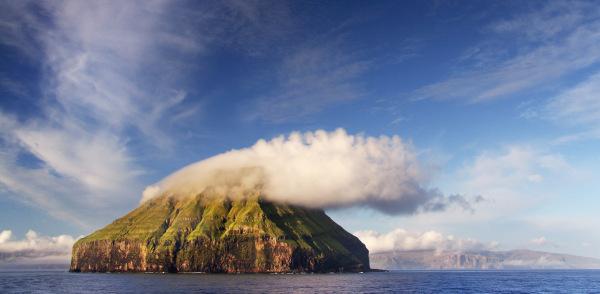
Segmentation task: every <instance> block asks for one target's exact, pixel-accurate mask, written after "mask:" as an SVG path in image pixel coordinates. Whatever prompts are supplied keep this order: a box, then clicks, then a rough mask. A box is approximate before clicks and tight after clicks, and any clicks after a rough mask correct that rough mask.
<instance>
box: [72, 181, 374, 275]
mask: <svg viewBox="0 0 600 294" xmlns="http://www.w3.org/2000/svg"><path fill="white" fill-rule="evenodd" d="M366 270H369V252H368V250H367V248H366V247H365V245H364V244H363V243H361V242H360V240H359V239H358V238H356V237H355V236H353V235H352V234H350V233H348V232H346V231H345V230H344V229H343V228H342V227H340V226H339V225H338V224H336V223H335V222H334V221H333V220H331V218H329V217H328V216H327V215H326V214H325V212H324V211H322V210H316V209H307V208H303V207H297V206H291V205H285V204H278V203H272V202H267V201H264V200H263V199H262V198H261V193H260V191H258V190H256V191H250V192H247V194H246V195H244V197H239V198H231V199H230V198H227V197H223V196H222V195H218V193H216V192H215V191H214V190H210V189H209V190H205V191H204V192H203V193H200V194H198V195H197V196H194V197H174V196H167V195H163V196H160V197H157V198H154V199H152V200H149V201H147V202H145V203H144V204H142V205H141V206H140V207H138V208H137V209H135V210H133V211H132V212H130V213H129V214H127V215H125V216H124V217H122V218H119V219H117V220H115V221H114V222H113V223H111V224H109V225H108V226H106V227H105V228H103V229H100V230H98V231H96V232H94V233H92V234H91V235H89V236H87V237H85V238H82V239H80V240H79V241H77V243H75V245H74V246H73V257H72V260H71V271H75V272H213V273H237V272H252V273H259V272H266V273H269V272H332V271H333V272H338V271H348V272H358V271H366Z"/></svg>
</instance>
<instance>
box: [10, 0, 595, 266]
mask: <svg viewBox="0 0 600 294" xmlns="http://www.w3.org/2000/svg"><path fill="white" fill-rule="evenodd" d="M0 5H1V6H2V9H0V10H1V12H0V20H1V21H0V54H1V55H2V59H1V63H0V146H2V148H1V149H0V150H1V151H0V230H3V231H7V230H10V231H11V232H12V233H11V234H12V235H10V234H9V235H6V236H9V237H10V238H11V239H10V240H12V241H10V242H19V240H21V239H23V238H25V239H26V238H27V237H25V234H26V232H27V231H28V230H34V231H36V232H38V234H39V235H41V236H49V237H48V238H51V236H58V235H61V234H65V235H69V236H74V237H76V236H79V235H85V234H88V233H90V232H92V231H93V230H95V229H97V228H99V227H101V226H103V225H104V224H106V223H108V222H110V221H112V220H113V219H115V218H116V217H119V216H121V215H123V214H124V213H126V212H127V211H129V210H131V209H133V208H135V207H136V206H137V205H138V203H139V201H140V198H141V195H142V191H143V190H144V187H146V186H148V185H151V184H153V183H155V182H157V181H159V180H161V179H162V178H164V177H165V176H167V175H169V174H170V173H172V172H173V171H175V170H177V169H179V168H181V167H183V166H185V165H187V164H190V163H193V162H196V161H198V160H202V159H205V158H208V157H211V156H214V155H217V154H220V153H223V152H226V151H229V150H233V149H240V148H244V147H248V146H251V145H253V144H254V143H255V142H256V141H257V140H259V139H267V140H268V139H270V138H273V137H275V136H278V135H282V134H283V135H286V134H289V133H291V132H294V131H300V132H312V131H316V130H325V131H328V132H332V131H334V130H336V129H338V128H343V129H345V130H346V132H347V133H349V134H362V135H363V136H366V137H378V136H382V135H383V136H395V135H397V136H399V137H401V138H402V140H404V142H407V144H410V145H411V146H412V147H413V148H414V153H415V155H416V156H417V157H418V160H419V162H420V163H421V164H422V166H423V170H422V171H423V172H424V173H425V174H426V175H427V181H426V182H422V183H420V185H422V186H423V187H426V188H427V189H432V190H436V191H439V193H441V194H443V195H446V196H448V195H461V196H462V197H464V199H467V200H468V201H470V206H471V208H472V209H461V208H460V207H456V206H449V207H447V208H446V209H444V210H443V211H429V212H423V211H419V212H413V213H409V214H406V213H404V214H393V215H390V214H386V213H382V212H380V211H378V210H376V209H372V208H369V207H368V206H364V205H355V206H350V207H345V208H340V209H331V210H328V213H329V214H330V215H331V216H332V217H333V218H334V219H335V220H336V221H337V222H338V223H340V224H341V225H342V226H344V227H345V228H346V229H347V230H349V231H351V232H361V233H360V234H362V235H361V236H364V235H365V234H370V236H376V237H378V238H385V237H387V238H388V239H389V238H391V239H393V240H396V239H398V238H407V235H409V236H410V237H411V238H414V239H415V240H424V238H425V237H424V236H425V235H426V233H427V232H432V231H433V232H435V233H436V234H435V236H434V237H435V238H434V239H435V240H436V241H435V242H434V243H435V244H437V245H435V244H434V245H428V244H429V243H427V242H425V241H423V242H424V243H423V244H425V243H427V244H426V245H423V246H438V245H439V246H446V247H448V248H463V247H464V246H466V247H465V248H467V247H468V246H480V247H481V246H483V247H485V248H493V249H513V248H530V249H537V250H546V251H553V252H565V253H571V254H576V255H585V256H595V257H600V251H599V250H597V248H598V246H600V235H598V234H597V233H596V229H597V228H598V226H600V216H598V213H597V210H598V208H599V207H600V199H599V198H598V193H599V192H600V168H599V167H600V164H599V163H600V153H599V152H598V150H600V149H599V148H600V144H599V143H600V97H598V94H597V93H598V92H599V90H600V34H599V33H598V32H600V8H599V7H598V5H596V3H593V2H580V1H553V2H546V1H526V2H523V1H501V2H500V1H499V2H491V1H485V2H482V1H456V2H454V1H445V2H444V1H440V2H438V1H434V2H427V1H413V2H409V1H401V2H398V1H380V2H365V1H344V2H327V3H325V2H305V3H301V2H286V1H273V2H269V1H258V2H255V1H224V2H222V1H216V2H212V1H205V2H193V1H189V2H187V1H179V2H169V1H142V2H136V1H129V2H124V3H117V2H102V1H100V2H81V1H57V2H52V3H50V2H29V1H14V2H8V1H5V2H3V3H1V4H0ZM479 196H481V197H479ZM476 199H479V200H477V201H476ZM481 199H483V200H481ZM398 230H404V231H406V232H408V233H407V234H397V232H398ZM394 232H396V233H395V234H394ZM426 236H429V237H431V234H429V235H426ZM7 238H8V237H7ZM7 238H5V239H3V238H0V243H2V242H9V241H7V240H9V239H7ZM25 239H23V240H25ZM3 240H4V241H3ZM49 240H50V239H49ZM403 241H405V240H404V239H402V240H396V242H395V243H394V242H392V243H393V244H392V245H391V246H396V247H398V248H400V249H402V248H405V247H402V245H399V244H404V243H402V242H403ZM436 242H437V243H436ZM440 244H441V245H440ZM367 245H368V244H367ZM461 246H463V247H461ZM417 247H418V246H417ZM417 247H414V248H417ZM410 248H413V247H410ZM410 248H409V249H410Z"/></svg>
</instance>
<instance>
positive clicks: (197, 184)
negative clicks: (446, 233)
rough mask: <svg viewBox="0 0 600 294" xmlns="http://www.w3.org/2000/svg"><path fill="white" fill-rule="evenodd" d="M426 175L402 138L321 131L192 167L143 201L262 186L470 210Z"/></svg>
mask: <svg viewBox="0 0 600 294" xmlns="http://www.w3.org/2000/svg"><path fill="white" fill-rule="evenodd" d="M427 173H428V171H427V170H424V169H423V168H422V166H421V165H420V163H419V161H418V158H417V155H416V153H415V151H414V150H413V147H412V146H411V145H410V144H408V143H405V142H404V141H402V139H400V138H399V137H397V136H393V137H386V136H380V137H365V136H362V135H349V134H347V133H346V132H345V131H344V130H342V129H338V130H337V131H335V132H330V133H328V132H325V131H321V130H320V131H315V132H308V133H305V134H300V133H292V134H290V135H289V136H288V137H284V136H280V137H277V138H274V139H272V140H270V141H265V140H259V141H258V142H257V143H256V144H255V145H254V146H252V147H249V148H244V149H239V150H232V151H229V152H226V153H223V154H220V155H217V156H214V157H211V158H208V159H206V160H203V161H200V162H197V163H194V164H191V165H189V166H187V167H185V168H183V169H181V170H179V171H177V172H175V173H173V174H172V175H170V176H168V177H166V178H165V179H164V180H162V181H161V182H159V183H157V184H156V185H153V186H150V187H148V188H146V191H144V198H143V201H144V200H147V199H149V198H151V197H153V196H156V195H159V194H170V193H172V194H175V195H196V194H197V193H200V192H202V191H203V190H204V189H206V188H207V187H215V188H220V187H225V189H238V188H239V189H240V190H242V191H243V190H245V189H248V188H254V187H257V186H263V189H264V194H265V197H266V198H267V199H269V200H273V201H278V202H285V203H292V204H296V205H303V206H308V207H320V208H330V207H344V206H354V205H359V206H360V205H365V206H370V207H373V208H375V209H378V210H380V211H383V212H387V213H412V212H416V211H418V210H434V211H435V210H442V209H444V208H445V207H446V206H448V205H450V204H458V205H460V206H461V207H464V208H466V209H468V208H470V206H469V203H468V202H467V201H466V200H465V199H463V198H462V197H461V196H459V195H452V196H450V197H444V196H443V195H441V194H440V193H439V192H438V191H437V190H432V189H428V188H427V187H426V186H425V185H426V184H427V181H428V176H429V175H428V174H427ZM232 187H233V188H232ZM231 194H234V195H235V194H240V191H233V192H231Z"/></svg>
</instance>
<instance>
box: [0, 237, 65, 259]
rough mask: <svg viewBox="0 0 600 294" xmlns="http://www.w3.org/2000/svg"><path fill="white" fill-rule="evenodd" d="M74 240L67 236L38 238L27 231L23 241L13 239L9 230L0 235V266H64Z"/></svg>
mask: <svg viewBox="0 0 600 294" xmlns="http://www.w3.org/2000/svg"><path fill="white" fill-rule="evenodd" d="M75 241H76V239H75V238H73V237H72V236H69V235H59V236H55V237H49V236H40V235H38V234H37V233H36V232H34V231H32V230H29V231H28V232H27V234H26V235H25V238H24V239H21V240H15V239H13V235H12V231H11V230H3V231H2V232H1V233H0V264H66V263H68V262H69V259H70V258H71V248H72V247H73V243H75Z"/></svg>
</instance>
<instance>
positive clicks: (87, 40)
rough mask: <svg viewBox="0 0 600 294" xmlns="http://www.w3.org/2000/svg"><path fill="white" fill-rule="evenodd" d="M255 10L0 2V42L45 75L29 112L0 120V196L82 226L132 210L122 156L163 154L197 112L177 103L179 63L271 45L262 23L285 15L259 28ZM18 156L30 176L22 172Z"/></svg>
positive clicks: (254, 6) (128, 170)
mask: <svg viewBox="0 0 600 294" xmlns="http://www.w3.org/2000/svg"><path fill="white" fill-rule="evenodd" d="M264 5H267V3H257V2H237V1H230V2H205V3H201V4H198V5H197V6H193V7H188V6H184V5H180V4H179V3H172V2H170V1H160V0H159V1H130V2H119V3H116V2H103V1H91V2H85V3H84V2H80V1H69V0H67V1H56V2H34V1H18V2H4V3H2V4H1V6H2V8H3V9H0V10H1V11H2V12H0V42H1V43H2V45H4V46H7V47H8V48H13V49H14V50H15V52H16V53H15V54H16V55H17V56H20V57H21V58H25V59H28V60H29V62H31V63H35V64H37V65H39V66H40V67H41V68H43V69H44V71H43V72H42V73H41V78H40V81H39V83H38V85H37V86H39V87H40V89H41V90H40V94H39V97H35V99H32V101H35V102H36V104H38V105H39V109H40V111H39V113H36V115H34V116H21V115H22V114H21V113H19V112H16V113H10V112H6V111H5V110H2V111H0V127H1V129H0V140H1V143H2V144H3V152H2V154H1V157H0V159H1V161H0V172H1V173H2V177H1V178H0V185H1V186H2V188H3V193H6V194H10V195H12V196H14V197H17V198H19V199H21V200H22V201H25V202H27V203H29V204H32V205H34V206H37V207H40V208H42V209H43V210H46V211H48V212H49V213H50V214H51V215H53V216H56V217H59V218H62V219H64V220H69V221H75V222H76V223H78V224H81V225H86V224H85V221H82V219H83V218H82V217H81V214H82V211H88V210H90V208H93V209H91V210H92V211H94V212H98V211H102V207H105V208H106V207H108V206H110V204H111V203H116V202H119V201H121V202H123V201H124V200H126V199H131V202H132V203H134V202H135V200H136V198H137V197H136V196H135V195H139V193H140V192H141V188H142V185H141V183H140V182H141V179H140V178H139V175H140V173H141V172H140V171H141V168H140V166H139V163H138V160H139V157H140V156H141V155H139V154H136V152H135V150H133V149H134V147H132V146H144V148H145V150H159V151H160V152H172V151H173V140H174V139H175V138H176V137H177V132H176V126H177V124H178V123H181V122H182V120H183V121H185V120H186V119H189V118H191V117H194V118H195V117H198V115H199V114H200V113H201V111H202V109H201V107H200V106H201V103H198V102H195V101H191V100H190V99H189V98H188V96H189V94H188V91H187V87H188V84H186V83H187V82H188V80H189V79H188V78H187V76H186V74H187V73H189V72H190V71H192V70H194V65H193V64H194V63H190V62H189V60H190V58H194V57H198V56H202V55H203V54H205V53H206V52H208V51H210V50H211V49H214V48H215V47H219V46H234V47H236V46H237V47H238V49H239V50H252V51H253V53H252V54H256V52H258V51H260V50H259V46H258V43H260V42H253V41H251V40H255V39H260V38H258V37H262V38H276V37H278V36H280V35H281V34H282V33H281V32H282V31H281V30H283V29H279V28H277V27H276V26H274V25H271V24H270V23H269V22H268V21H277V20H283V19H286V17H285V15H286V13H287V10H286V7H287V6H285V5H283V4H282V5H276V4H274V5H273V7H274V9H275V11H276V12H277V13H275V12H273V16H274V17H273V18H266V17H264V16H263V15H262V14H263V11H264V9H263V8H264ZM275 16H277V17H275ZM281 23H282V24H284V23H286V22H284V21H282V22H281ZM267 28H269V29H267ZM282 28H285V26H284V25H283V26H282ZM240 43H244V44H246V45H247V46H246V47H244V48H242V47H243V46H241V45H239V46H238V45H236V44H240ZM252 44H257V45H256V46H253V45H252ZM2 81H3V82H2V85H4V86H3V89H4V90H5V91H8V92H10V93H12V94H15V95H16V94H19V95H34V93H23V91H18V90H19V89H20V88H19V87H18V86H19V83H18V81H15V80H14V79H10V78H9V77H2ZM6 85H8V86H11V87H8V86H6ZM15 85H16V86H15ZM16 92H19V93H16ZM17 96H18V95H17ZM196 100H197V99H196ZM24 154H25V155H27V156H26V157H29V161H34V162H37V163H36V166H34V167H31V166H27V165H24V164H23V163H22V162H21V161H22V160H21V158H23V155H24ZM88 219H93V217H89V218H88Z"/></svg>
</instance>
